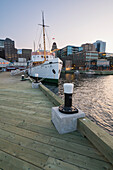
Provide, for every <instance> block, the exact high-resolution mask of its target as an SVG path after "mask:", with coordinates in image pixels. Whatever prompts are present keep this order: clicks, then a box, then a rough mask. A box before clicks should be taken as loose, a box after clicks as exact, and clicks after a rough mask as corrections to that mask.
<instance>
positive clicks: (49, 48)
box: [45, 30, 50, 49]
mask: <svg viewBox="0 0 113 170" xmlns="http://www.w3.org/2000/svg"><path fill="white" fill-rule="evenodd" d="M45 31H46V36H47V39H48V44H49V49H50V39H49V37H48V34H47V30H45Z"/></svg>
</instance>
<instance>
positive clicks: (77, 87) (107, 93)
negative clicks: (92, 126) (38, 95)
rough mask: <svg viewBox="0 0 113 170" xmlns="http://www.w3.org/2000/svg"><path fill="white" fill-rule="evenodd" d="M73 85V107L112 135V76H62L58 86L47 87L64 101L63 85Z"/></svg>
mask: <svg viewBox="0 0 113 170" xmlns="http://www.w3.org/2000/svg"><path fill="white" fill-rule="evenodd" d="M64 83H73V84H74V93H73V105H74V106H76V107H77V108H79V109H81V110H82V111H83V112H85V114H86V116H87V117H88V118H89V119H91V120H92V121H94V122H96V124H98V125H99V126H100V127H102V128H103V129H105V130H106V131H107V132H108V133H110V134H111V135H113V75H108V76H95V75H81V74H78V75H75V74H62V75H61V78H60V81H59V86H58V87H55V86H47V87H48V88H49V89H50V90H52V91H53V92H54V93H55V94H57V95H59V96H60V97H61V98H62V99H64V93H63V84H64Z"/></svg>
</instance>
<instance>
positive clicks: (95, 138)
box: [78, 118, 113, 164]
mask: <svg viewBox="0 0 113 170" xmlns="http://www.w3.org/2000/svg"><path fill="white" fill-rule="evenodd" d="M78 129H79V131H80V132H81V133H83V135H85V136H86V137H87V138H88V139H89V140H90V141H91V142H92V143H93V145H94V146H95V147H96V148H97V149H98V150H99V151H100V152H101V153H103V155H104V156H105V157H106V158H107V159H108V160H109V161H110V162H111V163H112V164H113V136H111V135H109V134H108V133H107V132H105V131H104V130H103V129H101V128H100V127H99V126H97V125H96V124H95V123H94V122H91V121H90V120H89V119H87V118H85V119H84V118H83V119H79V120H78Z"/></svg>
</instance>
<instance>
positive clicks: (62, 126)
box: [52, 107, 85, 134]
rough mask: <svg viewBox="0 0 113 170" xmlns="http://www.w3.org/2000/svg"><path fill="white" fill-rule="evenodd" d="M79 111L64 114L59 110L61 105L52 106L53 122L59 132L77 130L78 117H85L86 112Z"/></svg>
mask: <svg viewBox="0 0 113 170" xmlns="http://www.w3.org/2000/svg"><path fill="white" fill-rule="evenodd" d="M78 111H79V112H78V113H75V114H64V113H61V112H60V111H59V107H52V122H53V124H54V126H55V127H56V129H57V131H58V132H59V134H64V133H69V132H73V131H75V130H77V119H78V118H81V117H85V113H83V112H82V111H81V110H78Z"/></svg>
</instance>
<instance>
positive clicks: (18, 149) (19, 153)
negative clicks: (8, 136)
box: [0, 138, 48, 168]
mask: <svg viewBox="0 0 113 170" xmlns="http://www.w3.org/2000/svg"><path fill="white" fill-rule="evenodd" d="M0 150H1V151H3V152H5V153H8V154H10V155H12V156H14V157H16V158H18V159H21V160H23V161H26V162H28V163H31V164H33V165H35V166H38V167H40V168H43V166H44V165H45V163H46V161H47V159H48V156H46V155H45V154H42V153H39V152H36V151H35V150H31V149H28V148H25V147H22V146H19V145H17V144H14V143H11V142H8V141H6V140H4V139H1V138H0Z"/></svg>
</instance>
